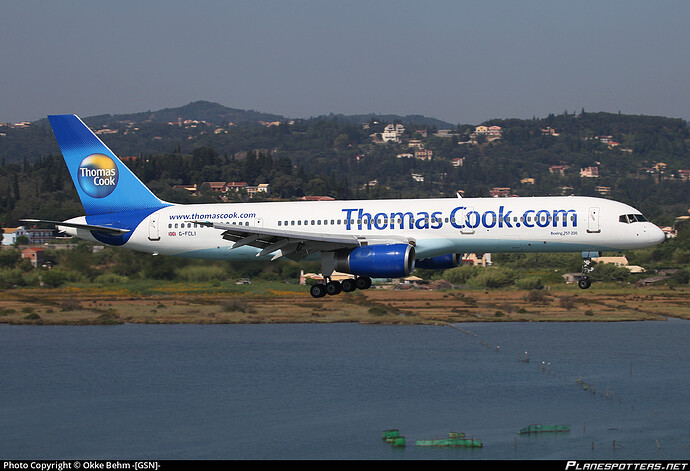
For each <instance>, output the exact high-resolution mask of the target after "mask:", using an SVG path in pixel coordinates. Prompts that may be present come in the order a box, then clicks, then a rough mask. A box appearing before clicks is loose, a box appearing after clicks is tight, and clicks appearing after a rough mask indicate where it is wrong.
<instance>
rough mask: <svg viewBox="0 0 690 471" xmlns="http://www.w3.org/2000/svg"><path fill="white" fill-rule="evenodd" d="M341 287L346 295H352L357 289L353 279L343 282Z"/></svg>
mask: <svg viewBox="0 0 690 471" xmlns="http://www.w3.org/2000/svg"><path fill="white" fill-rule="evenodd" d="M341 285H342V287H343V291H345V292H346V293H351V292H353V291H354V290H356V289H357V283H356V282H355V280H354V279H352V278H348V279H346V280H343V282H342V283H341Z"/></svg>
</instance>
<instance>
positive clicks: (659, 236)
mask: <svg viewBox="0 0 690 471" xmlns="http://www.w3.org/2000/svg"><path fill="white" fill-rule="evenodd" d="M648 234H649V242H651V243H652V244H655V245H656V244H660V243H662V242H663V241H665V240H666V234H665V233H664V231H662V230H661V229H660V228H659V227H658V226H655V225H652V227H651V228H650V231H649V232H648Z"/></svg>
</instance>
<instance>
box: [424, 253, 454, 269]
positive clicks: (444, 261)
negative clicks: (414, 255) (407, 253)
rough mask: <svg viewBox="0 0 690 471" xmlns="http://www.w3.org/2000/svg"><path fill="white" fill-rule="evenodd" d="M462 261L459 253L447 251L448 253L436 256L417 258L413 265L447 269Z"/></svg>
mask: <svg viewBox="0 0 690 471" xmlns="http://www.w3.org/2000/svg"><path fill="white" fill-rule="evenodd" d="M461 263H462V256H461V255H460V254H459V253H449V254H448V255H439V256H438V257H431V258H425V259H422V260H417V262H416V263H415V266H416V267H417V268H430V269H436V270H439V269H444V270H445V269H447V268H455V267H457V266H458V265H460V264H461Z"/></svg>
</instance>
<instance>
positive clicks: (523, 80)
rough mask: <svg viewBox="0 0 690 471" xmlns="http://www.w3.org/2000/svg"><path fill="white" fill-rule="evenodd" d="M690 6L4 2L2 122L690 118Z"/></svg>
mask: <svg viewBox="0 0 690 471" xmlns="http://www.w3.org/2000/svg"><path fill="white" fill-rule="evenodd" d="M688 19H690V2H688V1H687V0H649V1H641V0H612V1H607V0H598V1H590V0H578V1H573V0H569V1H559V0H551V1H532V0H521V1H513V0H505V1H494V0H483V1H466V0H449V1H442V0H428V1H425V2H421V1H407V0H397V1H389V0H368V1H359V0H357V1H355V0H352V1H350V0H341V1H339V2H335V1H324V0H319V1H316V0H274V1H271V0H250V1H245V0H232V1H231V0H224V1H218V0H195V1H179V0H166V1H158V0H136V1H129V0H109V1H101V0H90V1H76V0H72V1H68V0H53V1H44V0H21V1H20V0H0V40H1V46H0V122H19V121H33V120H37V119H40V118H43V117H45V116H46V115H48V114H61V113H75V114H78V115H80V116H82V117H87V116H93V115H98V114H118V113H133V112H139V111H147V110H159V109H163V108H171V107H177V106H182V105H185V104H187V103H189V102H192V101H196V100H207V101H213V102H217V103H220V104H222V105H225V106H229V107H231V108H239V109H247V110H256V111H261V112H266V113H275V114H279V115H282V116H285V117H288V118H309V117H314V116H319V115H324V114H329V113H343V114H368V113H377V114H389V113H390V114H398V115H407V114H422V115H425V116H429V117H433V118H438V119H442V120H445V121H447V122H449V123H452V124H479V123H481V122H484V121H486V120H489V119H495V118H520V119H525V118H526V119H529V118H532V117H537V118H543V117H546V116H548V115H549V114H550V113H553V114H562V113H563V112H565V111H567V112H569V113H573V112H580V111H581V110H582V109H584V110H585V111H590V112H594V111H606V112H613V113H618V112H621V113H624V114H644V115H655V116H667V117H674V118H683V119H690V27H688Z"/></svg>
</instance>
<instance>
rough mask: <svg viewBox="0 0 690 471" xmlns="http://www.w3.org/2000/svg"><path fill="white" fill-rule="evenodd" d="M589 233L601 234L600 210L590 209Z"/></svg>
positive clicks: (588, 219) (588, 216)
mask: <svg viewBox="0 0 690 471" xmlns="http://www.w3.org/2000/svg"><path fill="white" fill-rule="evenodd" d="M587 232H590V233H595V232H601V229H600V228H599V208H589V214H588V215H587Z"/></svg>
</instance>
